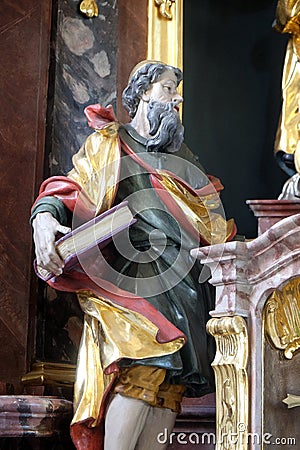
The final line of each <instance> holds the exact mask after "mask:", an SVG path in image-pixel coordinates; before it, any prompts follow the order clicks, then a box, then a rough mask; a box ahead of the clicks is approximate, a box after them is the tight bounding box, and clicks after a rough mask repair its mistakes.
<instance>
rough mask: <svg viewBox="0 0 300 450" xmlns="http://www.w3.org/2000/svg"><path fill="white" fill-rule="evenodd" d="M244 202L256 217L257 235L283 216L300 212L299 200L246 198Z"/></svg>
mask: <svg viewBox="0 0 300 450" xmlns="http://www.w3.org/2000/svg"><path fill="white" fill-rule="evenodd" d="M246 203H247V205H249V208H250V209H251V210H252V212H253V214H254V215H255V217H257V226H258V227H257V228H258V230H257V234H258V236H260V235H261V234H262V233H264V232H265V231H267V230H268V229H269V228H271V227H272V226H273V225H274V224H275V223H277V222H279V221H280V220H282V219H284V218H285V217H289V216H292V215H294V214H298V213H300V200H247V201H246Z"/></svg>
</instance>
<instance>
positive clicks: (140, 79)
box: [122, 62, 183, 119]
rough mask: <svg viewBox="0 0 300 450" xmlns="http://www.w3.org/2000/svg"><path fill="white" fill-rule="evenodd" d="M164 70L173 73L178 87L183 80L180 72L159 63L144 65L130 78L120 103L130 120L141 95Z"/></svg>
mask: <svg viewBox="0 0 300 450" xmlns="http://www.w3.org/2000/svg"><path fill="white" fill-rule="evenodd" d="M166 70H172V71H173V72H174V74H175V76H176V78H177V86H178V85H179V83H180V81H181V80H182V78H183V75H182V72H181V70H180V69H177V68H176V67H173V66H169V65H167V64H164V63H160V62H157V63H153V62H149V63H146V64H145V65H143V66H142V67H141V68H140V69H138V70H137V71H136V72H134V73H133V75H132V76H131V77H130V79H129V83H128V86H127V87H126V88H125V89H124V91H123V94H122V103H123V106H124V108H125V109H126V110H127V111H128V113H129V116H130V118H131V119H132V118H133V117H134V116H135V114H136V111H137V108H138V105H139V103H140V100H141V98H142V95H143V93H144V92H146V91H147V89H149V87H150V86H151V84H153V83H156V82H157V80H158V79H159V77H160V76H161V75H162V74H163V73H164V72H165V71H166Z"/></svg>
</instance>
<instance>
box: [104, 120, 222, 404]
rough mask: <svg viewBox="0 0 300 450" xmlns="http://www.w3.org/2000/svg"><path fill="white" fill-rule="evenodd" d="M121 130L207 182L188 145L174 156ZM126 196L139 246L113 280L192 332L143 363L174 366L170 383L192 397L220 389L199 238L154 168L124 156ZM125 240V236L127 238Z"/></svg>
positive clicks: (160, 161)
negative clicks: (196, 251) (166, 198)
mask: <svg viewBox="0 0 300 450" xmlns="http://www.w3.org/2000/svg"><path fill="white" fill-rule="evenodd" d="M120 135H121V137H122V139H123V140H125V141H126V142H127V143H128V144H129V146H130V147H131V149H132V150H134V151H135V152H136V153H138V154H139V156H140V157H142V158H144V159H145V161H146V162H147V164H149V165H151V166H152V167H154V168H162V169H167V170H169V171H170V172H173V173H175V174H176V175H178V176H180V177H181V178H183V179H184V180H185V181H186V182H188V183H189V184H190V185H191V186H192V187H193V188H199V187H201V186H203V185H205V184H206V183H207V178H206V177H205V176H204V175H202V173H203V172H201V171H199V168H197V169H196V170H195V168H194V167H193V166H192V165H191V164H186V163H185V161H186V160H190V161H191V162H192V163H193V164H196V165H197V166H198V167H200V166H199V165H198V163H197V161H196V159H195V157H194V155H193V154H192V153H191V152H190V151H189V150H188V148H187V147H186V146H183V147H182V149H181V150H180V152H178V153H176V156H175V157H173V156H171V157H169V155H165V156H164V155H162V154H160V155H157V154H155V153H148V152H146V149H145V145H144V143H145V140H144V139H143V138H142V137H141V136H139V135H138V134H137V133H136V132H135V131H134V130H133V129H132V128H130V127H127V131H125V129H121V130H120ZM178 157H181V158H183V159H184V161H181V160H179V159H178ZM123 200H128V202H129V206H130V208H131V210H132V212H133V213H134V214H135V217H136V218H137V222H136V224H134V225H133V226H132V227H131V228H130V233H129V234H130V240H131V243H132V246H133V248H132V249H131V252H130V251H129V255H128V251H127V252H122V253H123V255H122V256H119V257H118V258H117V260H116V263H115V265H114V268H115V269H116V271H117V272H118V273H120V276H118V277H116V278H115V279H114V280H111V281H114V283H116V284H117V285H119V286H120V287H121V288H122V289H125V290H128V291H130V292H133V293H136V294H138V295H140V296H142V297H144V298H146V299H147V300H148V301H149V302H150V303H151V304H152V305H153V306H155V307H156V308H157V309H158V310H159V311H160V312H161V313H162V314H163V315H164V316H165V317H166V318H167V319H168V320H169V321H170V322H172V323H173V324H175V325H176V327H177V328H179V329H180V330H181V331H182V332H184V334H185V335H186V337H187V343H186V344H185V345H184V347H183V348H182V349H181V350H180V351H178V352H176V353H175V354H173V355H169V356H165V357H161V358H148V359H147V360H142V361H139V364H147V365H148V364H149V365H156V366H159V367H165V368H166V369H168V374H169V382H171V383H179V384H184V385H186V386H187V391H186V393H185V395H186V396H192V397H197V396H201V395H204V394H206V393H208V392H211V391H212V390H213V389H214V381H213V374H212V369H211V366H210V363H211V361H212V358H213V356H214V344H213V338H212V337H211V336H208V334H207V333H206V329H205V327H206V323H207V320H208V319H209V311H211V310H212V309H214V288H213V287H212V286H211V285H210V284H209V283H208V282H205V283H199V281H198V279H199V274H200V270H201V269H202V266H201V265H200V264H199V262H197V261H192V260H191V257H190V254H189V252H190V250H191V249H192V248H195V247H198V246H199V242H197V241H196V240H194V239H193V238H191V237H190V236H189V235H188V234H187V233H186V232H185V231H184V229H183V228H182V227H180V225H179V224H178V223H177V221H176V220H175V219H174V218H173V217H172V216H171V214H170V212H169V211H168V209H167V208H166V206H165V204H164V203H163V202H162V200H161V199H160V198H159V196H158V195H157V193H156V192H155V190H154V189H153V187H152V185H151V182H150V179H149V173H148V172H147V171H146V170H145V169H143V168H142V167H141V166H140V165H139V164H138V163H136V162H135V161H133V159H132V158H130V157H128V156H124V155H122V163H121V174H120V184H119V189H118V192H117V198H116V201H115V203H119V202H121V201H123ZM149 236H150V237H149ZM120 239H122V240H123V241H124V238H120ZM150 240H151V242H150ZM123 244H124V242H123ZM117 247H118V242H117ZM134 249H136V251H137V252H136V254H135V253H134ZM189 268H190V270H189ZM154 291H155V295H153V292H154ZM132 364H136V362H135V361H128V360H126V361H125V360H123V361H121V365H123V366H128V365H132Z"/></svg>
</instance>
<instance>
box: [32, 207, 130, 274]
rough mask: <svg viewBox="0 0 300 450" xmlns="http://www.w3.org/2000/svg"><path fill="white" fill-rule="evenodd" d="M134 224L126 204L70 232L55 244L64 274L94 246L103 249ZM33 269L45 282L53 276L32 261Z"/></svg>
mask: <svg viewBox="0 0 300 450" xmlns="http://www.w3.org/2000/svg"><path fill="white" fill-rule="evenodd" d="M135 222H136V219H134V218H133V215H132V213H131V211H130V209H129V207H128V204H127V202H126V201H125V202H122V203H120V204H119V205H117V206H114V207H113V208H111V209H109V210H108V211H105V212H104V213H102V214H100V215H99V216H97V217H94V218H93V219H91V220H89V221H88V222H86V223H85V224H83V225H81V226H80V227H78V228H75V229H74V230H72V231H70V233H67V234H66V235H64V236H63V237H62V238H60V239H58V240H57V241H56V242H55V247H56V251H57V253H58V254H59V256H60V257H61V259H62V260H63V261H64V263H65V267H64V272H67V271H69V270H71V269H72V268H73V267H74V266H75V265H76V264H77V263H78V257H79V256H83V257H84V256H85V254H86V255H87V256H88V254H89V252H90V251H91V249H94V248H95V247H96V246H97V247H98V248H100V249H101V248H104V247H105V246H106V245H107V244H108V243H109V242H110V241H111V239H112V237H113V236H115V235H117V234H118V233H120V232H121V231H123V230H125V229H126V228H128V227H129V226H130V225H132V224H133V223H135ZM34 269H35V272H36V274H37V275H38V277H39V278H41V279H42V280H44V281H47V280H49V279H51V278H53V277H54V276H55V275H54V274H53V273H52V272H49V271H47V270H46V269H43V268H42V267H40V266H38V265H37V262H36V260H35V261H34Z"/></svg>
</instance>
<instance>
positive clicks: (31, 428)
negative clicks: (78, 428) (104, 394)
mask: <svg viewBox="0 0 300 450" xmlns="http://www.w3.org/2000/svg"><path fill="white" fill-rule="evenodd" d="M71 419H72V402H70V401H68V400H65V399H63V398H58V397H38V396H33V395H0V438H3V437H10V438H11V437H24V436H30V437H31V436H32V437H37V438H42V437H51V436H55V435H59V434H62V433H69V425H70V422H71Z"/></svg>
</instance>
